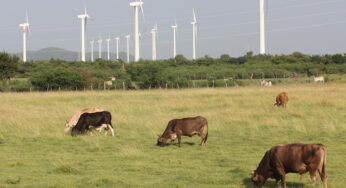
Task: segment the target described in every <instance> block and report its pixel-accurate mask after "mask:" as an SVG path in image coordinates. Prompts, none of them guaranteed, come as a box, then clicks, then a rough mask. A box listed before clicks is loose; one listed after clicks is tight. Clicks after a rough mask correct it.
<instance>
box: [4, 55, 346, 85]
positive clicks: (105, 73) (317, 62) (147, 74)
mask: <svg viewBox="0 0 346 188" xmlns="http://www.w3.org/2000/svg"><path fill="white" fill-rule="evenodd" d="M0 68H1V69H0V79H1V80H2V82H1V84H0V91H8V90H11V91H13V90H15V91H29V90H40V91H42V90H82V89H96V90H98V89H125V88H127V87H128V86H133V87H136V88H137V89H148V88H186V87H214V86H215V87H217V86H224V85H226V86H227V85H228V86H234V85H240V84H241V83H242V80H244V79H274V78H275V79H278V78H294V77H297V76H300V77H301V76H307V77H310V76H319V75H326V74H345V73H346V54H334V55H328V54H327V55H306V54H302V53H300V52H294V53H292V54H289V55H253V53H252V52H248V53H247V54H245V55H244V56H240V57H231V56H230V55H228V54H223V55H221V56H220V57H219V58H212V57H209V56H204V57H202V58H198V59H197V60H188V59H187V58H185V57H184V56H183V55H181V54H179V55H177V56H176V57H175V58H172V59H166V60H158V61H151V60H140V61H139V62H131V63H124V62H122V61H121V60H120V61H107V60H103V59H97V60H96V61H95V62H78V61H73V62H68V61H63V60H58V59H51V60H49V61H32V62H27V63H23V62H21V61H20V60H19V58H18V57H16V56H12V55H10V54H8V53H5V52H2V53H0ZM110 78H113V80H112V79H110ZM107 81H110V82H107ZM106 83H107V85H106Z"/></svg>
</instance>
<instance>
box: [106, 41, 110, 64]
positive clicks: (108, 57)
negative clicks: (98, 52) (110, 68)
mask: <svg viewBox="0 0 346 188" xmlns="http://www.w3.org/2000/svg"><path fill="white" fill-rule="evenodd" d="M106 41H107V60H110V56H109V42H110V41H111V39H110V38H108V39H106Z"/></svg>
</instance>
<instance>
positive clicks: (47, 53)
mask: <svg viewBox="0 0 346 188" xmlns="http://www.w3.org/2000/svg"><path fill="white" fill-rule="evenodd" d="M26 54H27V59H28V61H31V60H34V61H36V60H50V59H51V58H54V59H61V60H65V61H78V60H79V59H80V55H79V53H78V52H73V51H69V50H65V49H62V48H56V47H48V48H44V49H41V50H38V51H27V52H26ZM15 55H17V56H18V57H20V58H21V57H23V55H22V53H17V54H15ZM101 55H102V58H103V59H107V52H102V54H101ZM98 57H99V53H98V52H97V51H94V60H95V59H97V58H98ZM85 58H86V60H87V61H88V60H90V52H89V53H86V54H85ZM110 58H111V59H112V60H114V59H115V58H116V55H115V53H110ZM119 58H120V59H122V60H124V61H126V52H119ZM133 60H134V57H133V56H132V55H130V61H133Z"/></svg>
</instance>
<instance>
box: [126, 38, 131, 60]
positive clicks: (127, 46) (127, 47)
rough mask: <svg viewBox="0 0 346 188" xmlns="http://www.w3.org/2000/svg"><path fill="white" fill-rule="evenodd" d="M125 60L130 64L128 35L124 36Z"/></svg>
mask: <svg viewBox="0 0 346 188" xmlns="http://www.w3.org/2000/svg"><path fill="white" fill-rule="evenodd" d="M125 38H126V60H127V62H130V44H129V40H130V35H126V36H125Z"/></svg>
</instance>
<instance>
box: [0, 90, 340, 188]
mask: <svg viewBox="0 0 346 188" xmlns="http://www.w3.org/2000/svg"><path fill="white" fill-rule="evenodd" d="M281 91H286V92H287V93H288V96H289V102H288V105H287V109H282V108H277V107H274V106H273V104H274V102H275V97H276V95H277V94H278V93H279V92H281ZM0 101H1V105H0V187H252V183H251V181H250V173H251V171H252V170H254V169H255V168H256V167H257V165H258V163H259V162H260V160H261V158H262V156H263V155H264V153H265V151H266V150H267V149H269V148H270V147H271V146H273V145H277V144H286V143H293V142H305V143H322V144H324V145H325V146H326V148H327V174H328V186H329V187H332V188H334V187H345V184H346V177H345V170H346V166H345V165H346V113H345V112H346V110H345V109H346V102H345V101H346V84H344V83H328V84H301V85H285V86H280V85H278V86H274V87H271V88H264V87H262V88H261V87H259V86H250V87H239V88H217V89H211V88H210V89H206V88H205V89H182V90H151V91H104V92H102V91H101V92H100V91H99V92H60V93H59V92H48V93H46V92H41V93H38V92H37V93H2V94H0ZM93 106H95V107H103V108H104V109H106V110H108V111H110V112H111V113H112V116H113V120H112V122H113V125H114V127H115V137H110V136H107V137H105V136H104V135H103V133H102V134H96V135H95V134H94V135H93V136H90V135H85V136H78V137H74V138H72V137H71V136H70V134H69V133H67V134H65V133H64V124H65V119H68V118H70V116H71V115H72V113H73V111H75V110H76V109H79V108H83V107H93ZM196 115H201V116H204V117H206V118H207V119H208V121H209V137H208V141H207V146H206V147H201V146H199V144H200V141H201V140H200V137H197V136H195V137H192V138H189V137H182V147H181V148H178V147H177V145H173V146H166V147H163V148H162V147H157V146H156V145H155V144H156V139H157V135H158V134H162V132H163V131H164V129H165V128H166V125H167V123H168V121H169V120H170V119H173V118H182V117H188V116H196ZM286 177H287V182H288V186H289V187H312V186H311V181H310V178H309V175H308V174H306V176H305V177H304V179H303V181H300V180H299V175H298V174H288V175H287V176H286ZM273 184H274V180H269V181H268V182H267V183H266V184H265V187H272V186H273ZM318 187H321V181H320V180H319V181H318Z"/></svg>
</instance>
